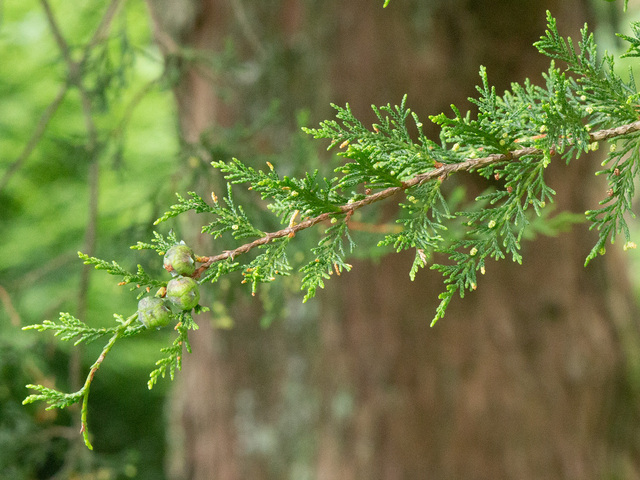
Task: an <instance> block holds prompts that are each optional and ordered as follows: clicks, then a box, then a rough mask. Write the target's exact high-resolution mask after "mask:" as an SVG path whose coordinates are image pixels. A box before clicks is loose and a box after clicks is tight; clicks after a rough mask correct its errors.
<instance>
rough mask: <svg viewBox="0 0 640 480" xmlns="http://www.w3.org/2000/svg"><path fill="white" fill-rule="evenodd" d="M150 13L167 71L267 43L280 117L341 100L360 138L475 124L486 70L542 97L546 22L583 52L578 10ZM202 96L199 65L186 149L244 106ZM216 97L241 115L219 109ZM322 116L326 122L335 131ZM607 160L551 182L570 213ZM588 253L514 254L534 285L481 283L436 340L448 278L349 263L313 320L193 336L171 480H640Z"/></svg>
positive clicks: (211, 89)
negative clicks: (406, 112) (431, 120)
mask: <svg viewBox="0 0 640 480" xmlns="http://www.w3.org/2000/svg"><path fill="white" fill-rule="evenodd" d="M160 3H161V2H160V1H159V0H155V1H150V7H151V10H152V12H155V15H154V18H155V20H156V24H157V26H158V38H159V39H160V43H161V44H162V45H164V47H165V51H166V52H169V51H171V49H172V48H173V47H175V46H177V45H181V44H182V45H187V46H189V47H192V48H194V47H195V48H198V49H202V50H204V51H206V52H210V53H211V52H220V51H222V48H223V43H224V38H225V36H226V35H232V37H233V38H234V41H237V45H238V46H239V47H238V48H239V49H238V51H239V54H240V55H241V56H242V58H244V59H248V60H255V61H256V62H260V61H263V60H264V58H265V56H268V54H266V53H265V51H266V50H267V49H266V47H265V44H264V43H262V42H264V38H267V37H268V38H269V39H270V41H274V39H275V41H276V42H280V46H282V45H284V47H283V50H284V51H287V52H289V53H290V54H291V57H290V60H291V64H290V65H289V66H288V67H287V68H293V69H295V70H296V73H297V74H298V76H294V75H291V76H290V77H288V81H286V82H284V83H283V84H282V85H281V86H280V88H274V90H275V91H278V92H279V94H280V95H282V96H283V97H284V98H286V99H287V100H286V102H289V104H290V105H288V106H287V108H291V109H293V108H296V107H303V106H305V105H307V106H311V107H314V108H318V105H326V104H328V102H329V101H332V102H335V103H337V104H344V103H345V102H347V101H348V102H349V103H350V105H351V107H352V109H353V110H354V111H355V112H356V114H357V116H359V117H360V118H362V119H363V120H366V119H367V118H368V117H367V116H368V115H370V110H369V105H370V104H372V103H373V104H377V105H380V104H386V103H388V102H391V103H398V102H399V101H400V98H401V96H402V94H404V93H408V94H409V97H408V98H409V104H410V106H411V108H412V110H413V111H416V112H418V114H419V115H420V116H421V117H422V118H423V120H426V117H427V115H428V114H431V113H439V112H441V111H447V110H448V105H449V104H451V103H456V104H457V105H459V106H460V107H461V108H467V107H468V105H466V104H465V99H466V97H468V96H469V95H473V94H474V90H473V86H474V85H475V84H477V83H478V77H477V71H478V67H479V65H481V64H483V65H486V66H487V67H488V72H489V78H490V81H491V82H492V83H494V84H496V85H497V86H498V88H497V89H498V91H499V92H501V91H502V90H503V89H505V88H507V87H508V82H510V81H522V80H523V79H524V77H526V76H530V77H532V78H533V79H534V80H535V79H538V80H539V79H540V76H539V75H540V72H541V71H542V70H544V69H546V67H547V65H548V60H547V59H544V58H542V57H541V56H539V55H538V54H537V53H536V51H535V49H534V48H533V47H532V46H531V45H532V43H533V42H534V41H535V40H536V39H538V38H539V37H540V36H541V35H542V34H543V33H544V30H545V23H544V21H545V17H544V11H545V9H549V10H551V11H552V13H553V14H554V15H555V16H556V17H557V18H558V25H559V26H560V29H561V31H562V32H566V33H569V34H571V35H572V37H573V38H577V31H578V29H579V28H580V27H581V26H582V24H583V23H584V22H585V21H587V20H591V19H590V18H589V16H588V10H587V7H586V3H587V2H585V1H583V0H570V1H566V0H565V1H562V2H561V1H559V0H556V1H551V0H548V1H539V2H522V1H519V0H510V1H508V0H502V1H488V0H484V1H463V0H458V1H451V0H449V1H433V2H419V1H408V2H401V1H392V2H391V4H390V6H389V7H388V8H387V9H386V10H383V9H382V8H380V7H381V6H380V5H377V4H376V2H374V3H372V2H371V1H370V0H350V1H349V2H340V1H337V0H336V1H334V2H321V3H322V5H316V4H314V3H313V2H305V1H302V0H282V1H280V2H275V3H274V4H273V5H270V6H269V7H265V6H263V5H261V6H252V7H250V6H249V3H250V2H244V3H246V5H244V9H243V7H242V4H241V2H240V1H239V0H232V1H229V2H225V1H222V0H216V1H210V2H205V1H201V2H197V1H196V2H187V1H183V2H175V4H177V5H180V4H183V3H184V5H190V9H186V8H181V10H180V11H190V12H191V15H188V16H187V17H188V18H187V21H185V22H182V23H181V24H180V26H179V27H175V26H171V24H170V22H169V21H168V19H172V20H174V21H175V19H176V18H175V17H176V15H172V14H169V15H166V16H165V18H162V15H161V14H160V13H159V12H162V11H164V12H165V13H167V12H170V11H171V9H167V5H169V4H167V5H165V6H164V7H159V4H160ZM590 23H591V22H590ZM274 32H275V33H274ZM163 34H168V38H169V40H167V38H165V40H164V43H163V42H162V39H163ZM172 42H175V45H173V47H172ZM176 51H177V50H176ZM174 53H175V52H174ZM305 55H317V57H318V58H314V59H313V61H309V58H308V57H307V56H305ZM249 63H250V62H249ZM210 80H211V78H210V77H207V76H206V75H205V74H204V73H203V71H202V69H201V68H197V67H191V68H190V69H188V70H186V73H185V74H184V75H183V77H182V81H181V82H180V83H179V84H178V86H177V87H176V97H177V99H178V107H179V114H180V118H181V126H182V131H183V136H184V138H185V139H186V140H187V141H188V142H190V143H196V142H197V141H198V139H199V138H200V136H201V134H202V133H203V132H205V131H206V129H208V128H210V127H214V126H216V125H223V126H230V125H232V124H233V122H234V121H235V120H236V119H238V118H239V117H240V116H241V115H242V109H250V108H251V102H250V101H249V100H248V99H249V98H250V97H248V96H242V97H239V96H237V91H238V90H234V89H233V85H226V84H223V83H224V81H223V79H221V78H220V77H219V76H214V78H213V82H211V81H210ZM223 88H224V89H229V88H231V94H232V95H233V94H234V93H236V97H234V102H235V103H234V102H231V103H226V104H223V103H222V102H221V101H220V100H219V92H220V91H221V90H222V89H223ZM255 88H256V92H255V95H256V97H259V96H260V95H261V94H263V93H264V90H262V91H261V90H259V89H258V86H256V87H255ZM260 88H263V89H264V85H260ZM272 88H273V85H272ZM282 89H284V91H283V90H282ZM225 91H226V90H225ZM315 93H317V95H316V97H315V98H313V94H315ZM321 111H322V113H323V115H322V116H321V117H319V118H318V119H322V118H326V117H327V116H328V115H330V112H328V111H327V110H326V109H324V110H323V109H321ZM433 133H434V132H432V134H433ZM319 147H320V145H319ZM598 162H599V160H598V159H597V158H594V156H585V157H582V158H581V159H579V160H577V161H574V162H572V164H571V165H570V166H568V167H567V166H565V165H561V162H560V161H556V164H557V165H553V166H552V168H550V172H549V183H550V185H551V186H552V187H553V188H554V189H555V190H556V192H558V196H557V205H558V211H561V210H569V211H572V212H576V213H582V212H584V211H585V210H586V209H587V208H592V207H593V206H594V205H596V204H597V201H598V199H599V198H601V197H602V188H603V187H602V185H598V184H596V183H595V181H594V177H593V171H594V170H595V169H596V168H597V163H598ZM448 181H449V180H448ZM451 181H455V180H451ZM477 187H478V186H477V185H471V184H470V185H467V188H468V189H469V190H470V191H474V190H475V189H477ZM593 242H594V235H593V234H590V233H589V232H588V231H587V227H586V226H585V225H578V226H575V227H574V228H573V229H572V230H571V231H570V232H566V233H563V234H561V235H559V236H557V237H538V238H536V239H535V241H534V242H530V243H529V242H524V243H523V256H524V264H523V265H522V266H518V265H514V264H511V263H509V262H508V261H503V262H499V263H493V264H489V265H487V274H486V276H485V277H483V278H482V279H481V281H480V282H479V286H478V291H477V292H474V293H473V294H470V295H468V296H466V297H465V298H464V299H463V300H454V301H453V302H452V304H451V306H450V309H449V312H448V313H447V316H446V317H445V318H444V319H443V320H441V321H440V323H439V324H437V325H436V327H435V328H429V322H430V320H431V318H432V315H433V313H434V311H435V306H436V302H437V295H438V293H439V292H440V291H441V290H442V288H443V286H442V279H441V278H440V277H438V276H437V275H435V274H433V272H430V271H428V270H427V271H424V272H420V274H419V275H418V278H417V280H416V281H415V282H410V281H409V276H408V271H409V267H410V261H411V260H410V259H409V258H408V257H407V256H405V255H391V256H388V257H386V258H384V259H383V260H382V261H381V262H380V263H379V264H372V263H370V262H362V261H359V262H352V263H354V269H353V270H352V272H351V273H349V274H345V275H343V276H342V277H337V278H334V279H332V281H331V282H330V283H329V285H328V289H327V290H326V291H323V292H321V293H320V294H319V296H318V297H319V298H318V299H316V300H315V302H317V303H319V304H320V305H321V306H320V310H321V315H319V318H318V319H317V320H314V321H313V322H303V321H302V317H300V318H298V322H299V323H298V324H297V326H296V327H292V326H291V325H292V324H291V323H287V321H283V322H278V323H276V325H274V326H273V327H271V328H270V329H269V330H262V329H260V327H259V326H258V322H257V320H256V318H255V317H256V310H255V308H254V307H251V306H246V305H242V304H241V305H240V306H239V307H238V308H237V310H236V311H234V318H235V321H236V323H235V328H234V329H233V330H229V331H222V330H219V329H215V328H212V321H211V320H210V319H208V318H207V317H200V322H199V323H200V326H201V329H200V330H199V331H198V332H194V335H193V336H192V339H193V347H194V351H193V353H192V354H191V355H189V356H188V357H186V358H185V363H184V370H183V372H182V374H181V375H180V377H179V388H177V389H176V395H175V400H176V401H175V405H176V407H175V408H174V409H173V411H174V413H175V412H179V413H180V416H179V417H178V416H174V418H178V419H179V420H180V422H179V424H177V425H176V428H175V432H177V433H175V435H173V436H172V437H173V438H174V440H175V439H176V438H181V439H182V443H179V444H176V445H174V449H173V451H174V452H175V456H174V459H173V462H172V467H171V472H172V477H173V478H181V479H190V480H191V479H194V480H196V479H211V478H221V479H225V480H227V479H236V478H238V479H239V478H252V479H269V478H273V479H276V478H277V479H280V478H318V479H341V480H342V479H344V480H351V479H353V480H356V479H378V478H379V479H385V480H392V479H414V478H415V479H419V478H435V479H437V478H442V479H445V478H465V479H474V478H478V479H481V478H518V479H527V478H532V479H533V478H549V479H553V478H572V479H591V478H601V477H602V476H604V475H605V473H610V471H611V470H610V468H612V464H613V463H614V461H615V462H618V463H622V464H624V465H625V466H624V468H623V470H622V474H623V476H629V477H630V476H633V475H636V476H638V475H640V473H639V472H640V470H638V468H639V467H638V465H637V463H636V464H634V463H633V461H631V460H629V458H631V457H625V453H626V452H625V451H624V449H625V448H626V446H622V447H621V448H620V450H621V451H620V452H618V451H617V450H616V448H617V447H615V448H614V447H613V446H612V445H613V443H612V442H611V432H610V425H612V424H613V423H615V422H614V421H612V418H615V416H616V412H617V411H618V410H617V408H618V407H619V404H618V403H617V401H618V400H617V397H616V395H615V394H614V392H615V391H616V388H618V385H619V384H620V382H621V378H622V377H623V375H624V359H623V356H622V348H621V344H620V343H621V342H620V340H619V335H620V332H623V331H624V332H626V331H627V330H628V325H630V320H631V318H632V315H633V313H632V307H631V305H632V303H631V300H630V297H629V295H628V286H627V282H626V279H625V278H623V274H621V272H623V271H624V270H623V268H621V266H620V265H618V259H617V258H616V257H615V254H613V255H611V254H607V256H606V257H604V258H601V259H598V260H597V261H595V262H593V264H592V265H591V266H590V267H589V268H586V269H585V268H583V267H582V264H583V262H584V258H585V256H586V255H587V253H588V251H589V250H590V248H591V246H592V245H593ZM203 248H204V246H203ZM620 459H622V460H620ZM633 469H635V470H633Z"/></svg>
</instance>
